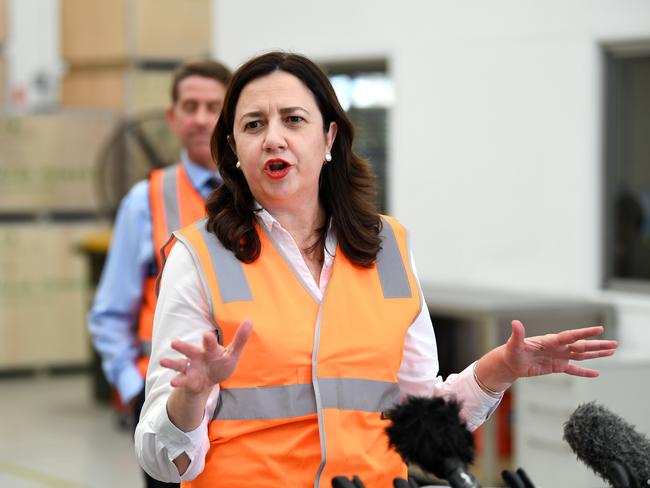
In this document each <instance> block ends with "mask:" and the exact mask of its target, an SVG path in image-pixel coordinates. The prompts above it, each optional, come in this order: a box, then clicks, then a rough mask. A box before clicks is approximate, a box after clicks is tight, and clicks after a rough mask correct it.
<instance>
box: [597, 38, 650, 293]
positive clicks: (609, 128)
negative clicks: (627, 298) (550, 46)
mask: <svg viewBox="0 0 650 488" xmlns="http://www.w3.org/2000/svg"><path fill="white" fill-rule="evenodd" d="M605 60H606V83H605V97H606V111H605V120H606V124H605V141H606V147H605V171H606V183H605V194H606V199H605V206H606V226H605V238H606V243H607V245H606V266H605V269H606V277H605V278H606V285H607V286H609V287H612V288H618V289H630V290H637V291H646V292H650V45H647V46H645V48H643V47H641V48H639V47H638V46H635V47H630V46H628V47H627V48H608V49H607V50H606V52H605Z"/></svg>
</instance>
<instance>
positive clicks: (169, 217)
mask: <svg viewBox="0 0 650 488" xmlns="http://www.w3.org/2000/svg"><path fill="white" fill-rule="evenodd" d="M177 171H178V165H173V166H168V167H166V168H165V169H163V174H162V192H163V202H164V204H165V221H166V222H167V229H168V230H169V232H173V231H175V230H178V229H180V228H181V217H180V215H179V208H178V192H177V182H176V180H177V179H178V173H177Z"/></svg>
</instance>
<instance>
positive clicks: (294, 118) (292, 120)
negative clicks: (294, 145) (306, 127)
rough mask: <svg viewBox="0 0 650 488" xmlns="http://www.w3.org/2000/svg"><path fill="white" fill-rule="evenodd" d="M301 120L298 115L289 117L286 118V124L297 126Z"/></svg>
mask: <svg viewBox="0 0 650 488" xmlns="http://www.w3.org/2000/svg"><path fill="white" fill-rule="evenodd" d="M303 120H305V119H304V118H302V117H301V116H300V115H289V117H287V122H289V123H290V124H299V123H300V122H302V121H303Z"/></svg>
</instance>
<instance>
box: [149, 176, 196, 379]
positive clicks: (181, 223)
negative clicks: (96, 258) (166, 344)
mask: <svg viewBox="0 0 650 488" xmlns="http://www.w3.org/2000/svg"><path fill="white" fill-rule="evenodd" d="M149 204H150V207H151V223H152V229H153V248H154V253H155V255H156V264H157V268H156V269H158V270H160V269H162V260H161V256H160V253H159V250H160V249H161V248H162V246H163V245H164V244H165V243H166V242H167V240H168V239H169V236H170V235H171V233H172V232H173V231H175V230H178V229H180V228H182V227H185V226H186V225H189V224H191V223H192V222H195V221H197V220H199V219H201V218H202V217H205V200H204V199H203V197H202V196H201V194H200V193H199V192H198V191H197V190H196V189H195V188H194V187H193V186H192V182H191V181H190V178H189V176H188V175H187V172H186V171H185V168H184V166H183V165H182V164H181V163H179V164H175V165H173V166H168V167H166V168H161V169H155V170H153V171H152V172H151V175H150V176H149ZM155 283H156V276H148V277H147V278H146V279H145V283H144V296H143V300H142V307H141V309H140V317H139V320H138V340H139V343H140V351H141V356H140V357H139V358H138V362H137V365H138V369H139V370H140V373H142V377H145V376H146V375H147V366H148V365H149V356H150V353H151V335H152V331H153V315H154V312H155V310H156V295H155V293H154V288H155Z"/></svg>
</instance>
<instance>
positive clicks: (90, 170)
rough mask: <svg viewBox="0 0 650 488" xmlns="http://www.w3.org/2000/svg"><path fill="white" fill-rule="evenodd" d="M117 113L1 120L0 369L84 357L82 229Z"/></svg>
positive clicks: (89, 221)
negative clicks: (99, 155)
mask: <svg viewBox="0 0 650 488" xmlns="http://www.w3.org/2000/svg"><path fill="white" fill-rule="evenodd" d="M115 121H116V116H115V114H113V113H106V112H91V111H84V112H81V113H77V112H72V113H67V112H65V113H58V114H42V115H29V116H21V117H8V116H7V117H3V118H0V147H1V148H2V150H1V151H0V369H2V370H7V369H23V368H35V367H50V366H64V365H65V366H67V365H79V364H87V363H88V362H89V360H90V351H91V348H90V344H89V338H88V333H87V331H86V326H85V314H86V310H87V306H88V300H89V297H88V296H87V293H86V292H85V290H87V289H88V286H87V284H88V282H89V278H88V270H87V263H86V261H85V257H84V256H83V255H82V254H81V252H80V251H79V250H78V246H79V243H80V242H81V241H82V240H83V239H84V238H85V236H86V235H87V234H88V233H91V232H95V231H96V230H97V229H99V228H104V227H105V225H102V224H99V223H96V222H95V220H94V219H93V218H92V217H93V215H94V213H95V212H96V209H97V203H98V202H97V197H96V195H97V192H96V191H95V186H96V185H95V166H96V158H97V151H98V149H99V148H100V147H101V145H102V144H104V143H105V141H106V139H107V138H108V136H109V134H110V133H111V131H112V130H113V128H114V125H115Z"/></svg>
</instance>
